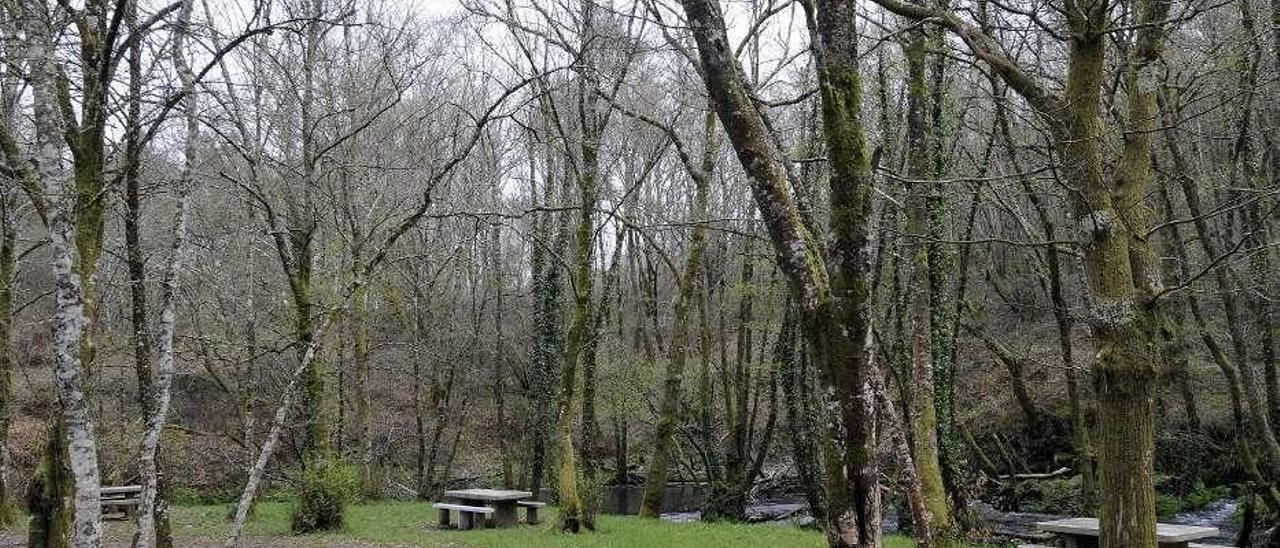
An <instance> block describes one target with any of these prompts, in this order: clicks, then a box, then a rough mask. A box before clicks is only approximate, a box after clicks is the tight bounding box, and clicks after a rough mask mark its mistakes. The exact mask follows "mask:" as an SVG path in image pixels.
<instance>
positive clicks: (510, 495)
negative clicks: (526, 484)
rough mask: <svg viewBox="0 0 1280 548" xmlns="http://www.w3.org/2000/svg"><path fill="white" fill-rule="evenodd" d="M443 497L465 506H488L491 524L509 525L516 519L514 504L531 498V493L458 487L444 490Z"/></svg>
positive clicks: (498, 525) (495, 525)
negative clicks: (490, 510) (491, 509)
mask: <svg viewBox="0 0 1280 548" xmlns="http://www.w3.org/2000/svg"><path fill="white" fill-rule="evenodd" d="M444 498H446V499H452V500H456V501H458V502H460V503H462V504H465V505H467V506H490V507H492V508H493V526H494V527H511V526H513V525H515V524H516V521H517V518H516V506H517V505H518V504H519V502H520V501H522V500H524V499H531V498H533V493H530V492H528V491H510V490H505V489H458V490H454V491H445V492H444Z"/></svg>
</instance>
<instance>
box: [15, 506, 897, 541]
mask: <svg viewBox="0 0 1280 548" xmlns="http://www.w3.org/2000/svg"><path fill="white" fill-rule="evenodd" d="M292 507H293V504H292V503H291V502H279V501H273V502H267V501H264V502H261V503H259V504H258V506H257V509H256V512H255V514H254V515H253V516H252V517H251V518H250V520H249V524H248V525H247V526H246V528H245V534H244V540H245V542H244V543H243V544H244V545H245V546H247V547H251V548H259V547H272V548H284V547H288V548H297V547H310V546H323V547H327V548H373V547H379V546H383V547H389V546H394V547H400V546H431V547H450V548H454V547H475V548H489V547H492V548H525V547H528V548H542V547H555V548H559V547H578V546H581V547H591V548H615V547H616V548H630V547H650V546H652V547H661V548H686V547H687V548H693V547H698V548H703V547H707V548H720V547H730V546H732V547H735V548H740V547H757V546H758V547H764V548H792V547H796V548H821V547H824V546H826V542H825V540H824V538H823V536H822V534H821V533H820V532H817V531H814V530H811V529H802V528H800V527H795V526H790V525H764V524H757V525H746V524H731V523H721V524H708V523H701V522H693V523H671V522H666V521H655V520H647V519H640V518H636V517H633V516H601V517H600V519H599V522H598V523H597V530H596V531H595V532H593V533H584V534H580V535H568V534H562V533H560V532H559V531H557V530H556V528H555V519H556V511H555V508H554V507H547V508H544V509H543V512H542V516H541V517H542V519H543V523H542V524H540V525H524V524H521V525H520V526H518V527H514V528H509V529H484V530H472V531H448V530H439V529H436V528H435V523H436V511H435V509H433V508H431V507H430V505H429V504H428V503H425V502H404V501H378V502H371V503H367V504H354V505H352V506H350V507H348V514H347V526H346V528H345V529H344V530H342V531H336V532H332V533H324V534H311V535H293V534H292V533H290V532H289V513H290V511H291V509H292ZM230 512H231V505H230V504H214V505H206V506H179V507H176V508H173V528H174V535H175V537H177V538H176V540H177V545H178V546H183V547H189V548H194V547H200V548H205V547H210V548H213V547H221V546H222V543H223V542H225V540H226V535H227V534H228V533H229V532H230V529H231V527H230V521H229V520H228V519H227V516H228V515H229V514H230ZM521 516H523V512H521ZM107 531H108V535H107V536H108V540H109V541H108V543H107V546H108V547H112V548H114V547H116V546H128V544H127V542H128V539H129V538H130V537H131V536H132V534H133V523H132V522H131V521H110V522H108V527H107ZM25 537H26V519H25V516H23V517H22V518H21V519H19V520H18V521H17V523H16V525H15V526H14V527H11V528H9V529H0V546H19V545H21V544H22V542H23V541H24V540H25ZM914 545H915V543H914V542H912V541H911V540H910V539H908V538H906V537H890V538H888V539H887V540H886V541H885V548H911V547H912V546H914Z"/></svg>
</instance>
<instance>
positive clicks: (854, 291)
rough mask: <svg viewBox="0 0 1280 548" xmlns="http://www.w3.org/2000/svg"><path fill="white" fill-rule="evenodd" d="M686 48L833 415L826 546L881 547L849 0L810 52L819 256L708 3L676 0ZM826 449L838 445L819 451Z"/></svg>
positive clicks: (832, 8)
mask: <svg viewBox="0 0 1280 548" xmlns="http://www.w3.org/2000/svg"><path fill="white" fill-rule="evenodd" d="M681 3H682V5H683V7H684V11H685V14H686V15H687V19H688V21H689V25H690V27H691V29H692V31H693V35H694V39H695V41H696V43H697V48H698V52H699V58H700V61H701V66H702V76H703V78H704V80H705V82H706V86H707V91H708V93H709V94H710V96H711V98H712V101H713V103H714V105H715V108H716V111H717V113H718V115H719V117H720V121H721V123H722V124H723V125H724V127H725V131H726V133H727V134H728V135H729V139H730V141H731V142H732V143H733V145H734V149H735V150H736V151H737V153H738V159H739V161H740V162H741V163H742V166H743V167H744V169H746V171H747V174H748V176H749V177H750V179H749V181H750V183H751V189H752V195H753V196H754V198H755V202H756V206H757V207H758V209H759V210H760V212H761V216H762V218H763V220H764V224H765V226H766V228H767V229H768V232H769V237H770V239H771V241H772V242H773V245H774V249H775V250H776V251H777V252H778V254H779V257H778V263H779V267H781V269H782V271H783V273H784V274H785V275H786V276H787V278H788V280H789V281H790V285H791V288H792V291H793V292H794V294H795V297H796V303H797V306H798V308H799V310H800V315H801V318H802V325H803V328H804V332H805V335H806V338H807V339H808V340H809V342H810V346H811V347H812V349H813V352H814V357H815V361H816V362H817V363H818V364H819V367H820V371H821V375H820V378H821V379H822V382H823V384H824V392H828V393H830V394H831V396H832V399H833V401H831V402H830V403H831V405H832V406H833V411H834V412H833V413H831V414H829V415H828V421H830V423H829V424H828V425H826V431H828V432H830V433H831V435H832V436H834V437H835V439H838V440H839V441H840V444H839V446H840V447H841V448H842V449H841V450H840V451H838V452H835V453H832V452H828V455H827V458H825V459H824V462H825V463H826V464H825V466H826V470H827V477H826V485H827V504H828V518H827V519H828V524H827V539H828V542H829V544H831V545H832V546H876V545H878V544H879V542H880V536H881V535H880V504H879V500H880V499H879V492H878V486H877V484H878V478H879V472H878V467H877V465H876V462H875V459H874V447H875V439H876V436H875V402H874V398H873V397H872V395H871V394H869V393H868V390H867V388H866V387H867V386H869V383H868V382H867V379H868V376H867V375H868V373H869V372H868V371H867V367H866V364H867V345H868V343H869V342H870V320H871V316H870V300H869V297H870V294H869V291H868V289H869V288H868V279H867V270H868V267H869V265H868V262H869V260H870V257H869V251H870V249H869V237H868V236H869V235H868V233H867V228H868V226H867V225H868V218H869V215H870V201H871V200H870V196H871V184H870V182H871V166H870V162H869V158H868V157H867V155H866V151H865V143H864V138H863V132H862V126H861V122H860V119H859V109H860V108H861V105H860V104H859V103H860V100H861V99H860V95H861V91H860V89H859V82H858V70H857V54H856V48H857V45H856V42H857V40H856V35H855V33H854V31H853V24H854V20H855V18H854V5H853V3H852V2H845V1H830V2H823V3H822V6H821V9H820V10H818V18H817V21H816V28H815V29H814V31H815V36H816V37H817V38H818V40H815V45H818V42H819V41H820V45H821V47H819V48H817V49H818V50H819V51H820V56H819V58H820V59H822V62H821V63H819V82H820V89H821V92H822V100H823V119H824V126H825V129H826V136H827V144H828V148H829V150H830V152H831V154H830V156H831V162H830V163H831V164H832V167H833V176H832V178H831V208H832V221H831V229H832V236H833V246H832V248H831V249H830V250H829V252H830V255H829V257H830V262H831V265H832V270H831V271H830V272H828V270H827V262H828V259H827V258H826V257H824V253H823V250H822V249H821V246H820V245H819V243H818V241H817V240H816V239H815V237H814V236H813V234H812V233H811V232H810V230H809V229H808V228H807V227H806V226H805V223H804V222H803V220H802V219H801V216H800V213H799V210H798V209H797V206H796V202H795V200H794V199H793V198H792V197H791V196H790V194H789V189H790V186H791V185H789V184H788V181H787V174H786V171H787V170H786V167H785V166H784V165H783V162H785V159H784V158H783V156H782V154H781V152H780V151H779V150H777V148H776V145H775V143H774V141H773V139H772V138H771V137H770V135H769V132H768V129H767V127H766V126H765V124H764V121H763V119H762V117H761V116H760V114H759V112H757V111H756V107H755V106H754V105H753V104H752V101H751V99H750V95H749V91H748V89H749V88H748V85H747V84H746V83H745V82H744V81H743V79H742V76H741V74H742V70H741V68H740V67H739V65H738V62H737V60H736V59H735V58H734V56H733V53H732V52H731V51H730V50H729V46H728V44H729V43H730V41H729V39H728V36H727V34H726V31H725V27H724V17H723V15H722V13H721V11H720V7H719V5H718V2H714V1H712V0H682V2H681ZM825 445H826V446H827V448H828V449H833V448H835V447H836V446H837V445H836V444H834V443H832V444H825Z"/></svg>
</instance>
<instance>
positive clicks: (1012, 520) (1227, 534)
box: [662, 500, 1239, 545]
mask: <svg viewBox="0 0 1280 548" xmlns="http://www.w3.org/2000/svg"><path fill="white" fill-rule="evenodd" d="M1237 507H1238V505H1237V503H1236V501H1234V500H1220V501H1216V502H1213V503H1211V504H1209V505H1208V506H1206V507H1205V508H1204V509H1203V510H1199V511H1195V512H1186V513H1182V514H1177V515H1175V516H1173V517H1171V518H1166V519H1162V520H1160V522H1161V523H1176V524H1180V525H1199V526H1204V527H1217V528H1218V531H1219V534H1218V536H1216V537H1213V538H1208V539H1204V540H1202V541H1201V542H1206V543H1214V544H1224V545H1227V544H1231V543H1232V542H1233V541H1234V540H1235V535H1236V533H1237V532H1238V531H1239V527H1238V526H1237V525H1236V524H1235V523H1233V522H1232V520H1231V518H1232V516H1234V515H1235V513H1236V509H1237ZM977 508H978V511H979V512H980V513H981V515H982V518H983V520H985V522H986V523H987V525H988V526H989V527H990V528H991V531H992V533H993V534H996V535H998V536H1005V537H1011V538H1034V537H1035V535H1036V533H1037V529H1036V523H1038V522H1042V521H1052V520H1056V519H1063V518H1066V517H1071V516H1063V515H1057V514H1038V513H1035V512H1004V511H1000V510H997V509H995V508H993V507H991V506H990V505H988V504H985V503H978V504H977ZM700 517H701V513H699V512H696V511H691V512H672V513H668V514H663V515H662V519H664V520H667V521H672V522H676V523H685V522H691V521H697V520H698V519H699V518H700ZM747 519H748V521H751V522H754V523H763V524H774V525H786V524H797V525H808V524H811V523H813V518H812V517H811V516H809V513H808V511H807V509H806V506H805V504H804V502H801V501H796V500H767V501H760V502H756V503H753V504H751V505H749V506H748V507H747ZM884 528H885V532H889V533H892V532H894V531H896V530H897V520H896V518H894V517H893V516H887V517H886V519H885V524H884Z"/></svg>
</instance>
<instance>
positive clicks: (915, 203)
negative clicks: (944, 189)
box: [902, 29, 955, 542]
mask: <svg viewBox="0 0 1280 548" xmlns="http://www.w3.org/2000/svg"><path fill="white" fill-rule="evenodd" d="M903 49H904V52H905V53H906V58H907V180H906V186H907V191H906V200H905V208H906V217H907V218H906V230H905V235H904V239H905V241H904V242H903V246H902V249H903V256H904V257H905V258H906V260H907V286H908V287H910V288H911V291H910V292H909V294H908V297H907V324H908V326H907V327H908V335H907V336H908V339H909V341H908V344H907V348H908V354H909V356H910V362H911V381H912V384H911V390H910V391H909V394H910V398H909V401H908V402H907V407H908V409H909V411H910V419H911V420H910V424H911V441H912V444H911V449H912V459H911V460H912V464H913V465H914V466H915V475H916V478H917V479H918V481H919V484H920V491H921V496H922V502H923V504H924V510H925V515H924V518H925V519H926V520H928V523H926V524H919V523H917V524H915V525H916V526H917V527H923V528H925V529H927V531H928V532H927V533H926V534H925V535H923V536H921V537H918V538H921V539H932V540H933V541H935V542H945V539H946V538H947V537H948V536H950V535H952V534H953V533H954V531H953V529H954V528H955V527H954V522H953V521H952V519H951V512H950V501H949V500H948V498H947V493H946V488H945V486H944V484H943V480H942V465H941V461H940V458H939V448H938V428H939V426H938V407H937V402H936V398H937V395H936V394H935V393H934V389H935V384H934V373H935V370H934V365H933V359H934V357H935V353H934V344H933V339H934V335H935V332H934V324H933V320H934V318H935V315H934V314H933V312H934V306H933V305H934V304H935V303H934V301H933V297H932V295H933V293H934V292H935V291H939V290H943V289H944V288H940V287H938V288H935V287H933V282H934V281H935V276H934V275H933V271H932V269H931V268H930V259H932V258H933V254H932V253H930V251H931V247H932V245H931V243H930V240H931V238H930V228H931V223H930V207H929V202H930V200H931V194H932V192H931V191H932V188H931V183H930V181H929V177H930V173H931V169H930V164H931V162H930V156H929V152H930V148H931V147H930V130H929V128H928V127H927V126H926V120H925V107H926V100H927V98H926V83H925V58H924V53H925V35H924V32H923V29H915V30H911V31H908V32H907V36H906V37H905V43H904V45H903ZM938 335H943V334H941V333H939V334H938Z"/></svg>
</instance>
